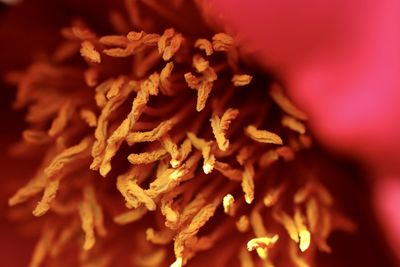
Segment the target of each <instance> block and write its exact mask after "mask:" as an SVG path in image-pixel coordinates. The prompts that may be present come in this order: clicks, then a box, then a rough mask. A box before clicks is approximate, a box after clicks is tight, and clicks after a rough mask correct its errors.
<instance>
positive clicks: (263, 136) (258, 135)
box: [245, 125, 283, 145]
mask: <svg viewBox="0 0 400 267" xmlns="http://www.w3.org/2000/svg"><path fill="white" fill-rule="evenodd" d="M245 133H246V134H247V136H249V137H250V138H251V139H253V140H254V141H257V142H260V143H267V144H276V145H282V144H283V141H282V139H281V138H280V136H279V135H277V134H274V133H272V132H269V131H266V130H258V129H257V128H256V127H255V126H253V125H250V126H247V127H246V131H245Z"/></svg>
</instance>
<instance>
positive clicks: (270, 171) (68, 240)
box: [6, 0, 356, 267]
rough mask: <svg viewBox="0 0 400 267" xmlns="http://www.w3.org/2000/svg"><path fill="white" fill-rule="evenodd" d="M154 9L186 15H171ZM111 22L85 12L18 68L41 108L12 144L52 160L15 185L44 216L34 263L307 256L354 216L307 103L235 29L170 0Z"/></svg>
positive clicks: (25, 205) (19, 99)
mask: <svg viewBox="0 0 400 267" xmlns="http://www.w3.org/2000/svg"><path fill="white" fill-rule="evenodd" d="M174 6H175V7H174V8H176V10H182V11H183V10H187V9H193V8H194V6H193V5H192V4H190V3H186V2H185V3H183V2H180V1H175V2H174ZM92 8H94V7H92ZM121 10H123V11H121ZM155 13H157V14H159V15H161V16H162V17H163V18H165V19H167V20H171V21H172V22H174V23H175V22H177V23H176V24H177V25H175V27H173V28H172V27H166V28H165V29H163V30H161V31H159V30H157V28H158V27H159V25H160V23H158V20H159V18H158V17H156V16H154V14H155ZM182 13H183V12H182ZM127 18H129V19H130V21H129V20H128V19H127ZM160 20H162V19H160ZM176 20H178V21H176ZM110 22H111V25H112V27H113V31H114V32H113V33H112V34H99V33H98V32H101V30H102V28H100V31H98V30H97V31H96V30H94V28H93V29H92V28H91V27H89V26H88V24H86V22H85V21H83V20H74V21H72V22H71V25H70V26H68V27H65V28H63V29H62V31H61V33H62V35H63V38H64V39H63V40H62V41H60V43H59V45H58V46H57V47H56V49H55V50H54V51H53V52H50V51H48V52H47V53H46V54H45V55H43V56H41V57H40V58H39V59H36V60H34V61H33V62H32V63H31V64H30V66H29V67H28V68H27V69H25V70H23V71H14V72H8V73H7V75H6V78H7V80H8V81H9V82H10V83H15V84H16V85H17V86H18V91H17V96H16V101H15V103H14V106H15V108H25V109H26V110H27V113H26V121H27V124H28V128H27V129H25V130H24V132H23V133H22V137H23V138H22V140H21V142H20V143H19V144H17V145H15V146H14V147H13V149H12V151H13V153H14V154H16V155H20V156H29V155H33V158H35V159H38V160H40V163H39V164H37V166H36V169H35V174H34V175H33V176H32V177H31V178H30V179H29V180H28V181H27V184H26V185H25V186H22V187H21V188H20V189H19V190H17V191H16V192H15V194H14V195H13V196H12V197H11V198H10V199H9V204H10V205H11V206H15V209H14V212H15V214H16V215H14V216H16V217H19V218H20V219H26V218H30V216H32V215H31V214H30V213H32V214H33V216H35V217H39V218H37V219H36V220H35V221H36V222H38V226H36V225H34V224H32V225H30V224H27V225H25V227H26V231H28V232H40V237H39V239H38V242H37V244H36V246H35V249H34V251H33V255H32V258H31V262H30V266H40V265H43V264H46V265H49V266H62V265H84V266H86V265H95V266H114V265H115V266H119V265H124V266H125V265H126V264H131V265H133V266H160V265H170V266H175V267H177V266H183V265H188V266H190V265H191V266H197V265H204V257H210V256H212V257H213V259H214V261H215V262H214V264H215V266H225V265H234V264H236V265H239V264H240V265H242V266H252V265H253V264H261V263H263V264H266V265H267V266H271V265H272V264H274V265H276V266H288V265H290V264H291V265H294V266H309V265H312V264H313V261H314V260H315V259H316V255H317V251H322V252H326V253H330V252H331V246H330V244H329V241H328V237H329V236H330V234H331V232H332V231H334V230H336V229H341V230H345V231H347V232H353V231H354V230H355V228H356V227H355V225H354V223H353V222H352V221H351V220H349V219H348V218H347V217H346V216H344V215H343V214H342V213H340V212H339V205H338V204H337V202H336V199H335V197H334V196H333V194H332V193H330V191H329V190H328V187H327V186H326V185H325V184H326V183H327V180H329V179H327V177H330V176H331V175H332V174H333V173H335V171H336V168H337V166H336V164H332V163H331V162H330V158H329V157H328V156H326V155H325V154H324V153H323V152H321V151H320V150H319V149H318V147H317V145H316V144H314V141H313V138H312V136H311V133H310V132H309V130H308V128H307V115H305V114H304V113H303V112H302V111H301V110H299V109H298V108H297V107H296V106H295V105H294V104H293V103H292V102H291V101H290V99H289V98H288V97H287V96H286V95H285V94H284V91H283V89H282V86H281V85H280V84H279V83H278V82H277V81H275V80H272V78H270V77H266V76H265V74H261V75H260V74H258V73H256V72H255V71H254V70H252V68H251V66H248V65H246V63H245V62H244V61H243V60H242V59H241V57H240V56H239V55H240V53H239V47H238V46H237V43H236V41H235V38H234V37H233V36H231V35H229V34H227V33H225V32H217V33H211V34H210V33H209V34H205V35H198V34H195V33H196V32H194V31H193V32H192V31H184V30H182V32H181V31H179V28H182V29H184V28H185V27H186V28H187V27H188V26H187V25H185V24H183V25H182V24H180V21H179V18H176V17H174V15H173V13H171V12H170V10H169V9H168V8H166V7H164V6H162V5H161V6H160V4H159V3H158V2H156V1H147V2H143V3H138V2H134V1H129V0H128V1H125V7H124V8H123V9H113V10H112V11H111V12H110ZM152 29H155V30H154V31H153V30H152ZM198 32H201V30H199V31H198ZM37 200H38V201H37ZM224 200H225V201H224ZM26 220H27V219H26ZM235 254H237V255H238V257H233V256H234V255H235ZM282 255H288V257H287V256H282Z"/></svg>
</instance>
